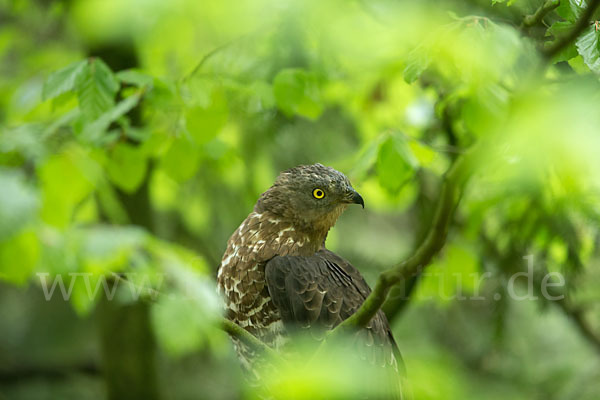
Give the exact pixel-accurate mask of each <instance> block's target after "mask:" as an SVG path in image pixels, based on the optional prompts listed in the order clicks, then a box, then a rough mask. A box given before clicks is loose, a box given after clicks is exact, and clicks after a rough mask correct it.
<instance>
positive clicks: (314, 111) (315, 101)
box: [273, 69, 323, 119]
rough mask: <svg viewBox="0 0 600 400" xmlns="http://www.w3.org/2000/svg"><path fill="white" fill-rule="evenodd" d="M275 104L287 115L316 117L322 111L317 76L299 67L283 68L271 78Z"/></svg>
mask: <svg viewBox="0 0 600 400" xmlns="http://www.w3.org/2000/svg"><path fill="white" fill-rule="evenodd" d="M273 93H274V94H275V101H276V103H277V106H278V107H279V108H280V109H281V111H283V112H284V114H286V115H287V116H292V115H294V114H298V115H301V116H304V117H307V118H310V119H316V118H318V117H319V115H321V112H323V104H322V102H321V94H320V89H319V84H318V80H317V77H316V76H315V75H314V74H312V73H309V72H307V71H304V70H301V69H284V70H282V71H280V72H279V73H278V74H277V76H275V79H274V80H273Z"/></svg>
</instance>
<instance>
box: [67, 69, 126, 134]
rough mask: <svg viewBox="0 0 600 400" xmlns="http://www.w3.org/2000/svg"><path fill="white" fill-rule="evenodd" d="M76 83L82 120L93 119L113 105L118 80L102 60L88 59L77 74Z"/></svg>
mask: <svg viewBox="0 0 600 400" xmlns="http://www.w3.org/2000/svg"><path fill="white" fill-rule="evenodd" d="M76 85H77V97H78V99H79V108H80V110H81V114H82V116H83V118H84V122H90V121H94V120H95V119H97V118H98V117H100V116H101V115H102V114H103V113H105V112H106V111H108V110H110V109H111V108H112V107H113V106H114V104H115V101H114V98H115V95H116V93H117V91H118V90H119V82H118V81H117V80H116V79H115V76H114V74H113V73H112V71H111V70H110V68H108V66H107V65H106V64H105V63H104V62H103V61H102V60H100V59H97V58H93V59H91V60H89V62H88V64H87V67H86V68H84V70H83V72H82V73H81V74H79V76H78V79H77V83H76Z"/></svg>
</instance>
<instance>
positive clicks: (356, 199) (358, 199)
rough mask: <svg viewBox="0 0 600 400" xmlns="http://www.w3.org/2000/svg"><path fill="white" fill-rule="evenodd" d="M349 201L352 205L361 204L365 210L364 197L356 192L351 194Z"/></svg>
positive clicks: (353, 191)
mask: <svg viewBox="0 0 600 400" xmlns="http://www.w3.org/2000/svg"><path fill="white" fill-rule="evenodd" d="M349 200H350V203H353V204H360V205H361V206H362V208H365V201H364V200H363V198H362V196H361V195H360V194H358V192H357V191H356V190H352V191H351V192H350V193H349Z"/></svg>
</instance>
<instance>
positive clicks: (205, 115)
mask: <svg viewBox="0 0 600 400" xmlns="http://www.w3.org/2000/svg"><path fill="white" fill-rule="evenodd" d="M207 100H208V101H207V102H206V104H201V105H195V106H192V107H189V108H187V109H186V112H185V125H186V128H187V131H188V132H189V134H190V136H191V137H192V138H193V139H194V141H195V142H196V143H198V144H202V143H206V142H208V141H210V140H211V139H213V138H214V137H215V136H216V135H217V134H218V133H219V132H220V131H221V129H222V128H223V127H224V126H225V124H227V119H228V118H229V108H228V106H227V99H226V98H225V93H224V92H223V90H222V89H220V88H215V89H212V91H211V92H210V97H209V98H208V99H207Z"/></svg>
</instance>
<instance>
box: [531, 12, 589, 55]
mask: <svg viewBox="0 0 600 400" xmlns="http://www.w3.org/2000/svg"><path fill="white" fill-rule="evenodd" d="M599 5H600V0H591V1H590V2H589V4H588V6H587V8H586V9H585V11H584V12H583V14H581V16H580V17H579V19H578V20H577V22H576V23H575V27H574V28H573V29H572V30H571V32H569V34H568V35H566V36H564V37H563V38H561V39H557V41H556V42H555V43H554V44H553V45H552V46H550V47H548V48H546V49H544V50H542V54H543V56H544V58H546V59H547V60H550V59H552V57H554V56H555V55H557V54H558V53H560V51H561V50H563V49H564V48H565V47H567V46H568V45H569V44H571V43H572V42H573V41H574V40H575V39H577V37H578V36H579V35H580V34H581V32H583V30H584V29H585V28H586V27H587V26H588V25H589V22H590V20H591V18H592V15H593V14H594V11H595V10H596V8H598V6H599Z"/></svg>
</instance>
